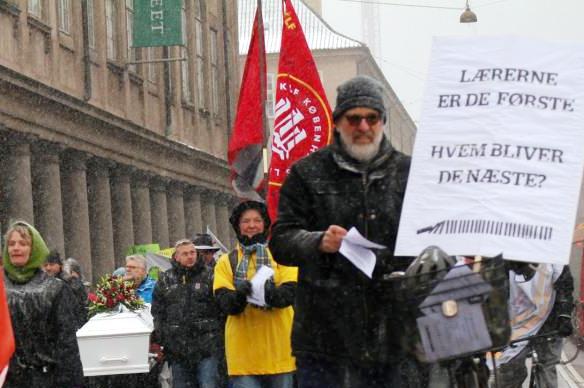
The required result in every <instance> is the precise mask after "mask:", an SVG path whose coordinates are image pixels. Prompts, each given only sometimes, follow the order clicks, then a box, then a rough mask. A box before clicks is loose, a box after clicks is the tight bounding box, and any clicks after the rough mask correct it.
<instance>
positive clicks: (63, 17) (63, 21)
mask: <svg viewBox="0 0 584 388" xmlns="http://www.w3.org/2000/svg"><path fill="white" fill-rule="evenodd" d="M58 4H59V7H58V8H59V9H58V12H59V31H62V32H64V33H66V34H68V33H69V30H70V28H71V16H70V15H71V3H70V0H59V3H58Z"/></svg>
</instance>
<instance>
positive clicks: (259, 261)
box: [234, 243, 272, 285]
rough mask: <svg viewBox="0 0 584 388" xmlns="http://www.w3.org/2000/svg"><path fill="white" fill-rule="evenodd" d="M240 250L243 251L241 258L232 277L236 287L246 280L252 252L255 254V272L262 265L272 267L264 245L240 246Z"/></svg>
mask: <svg viewBox="0 0 584 388" xmlns="http://www.w3.org/2000/svg"><path fill="white" fill-rule="evenodd" d="M241 249H242V251H243V257H242V258H241V261H240V262H239V264H238V265H237V269H236V270H235V275H234V280H235V284H236V285H237V284H238V283H240V282H243V281H246V280H247V268H248V267H249V261H250V259H251V256H252V254H253V253H254V252H255V254H256V256H255V259H256V272H257V270H258V269H260V267H261V266H262V265H265V266H266V267H271V266H272V264H271V263H270V258H269V257H268V252H267V249H266V244H261V243H255V244H252V245H241Z"/></svg>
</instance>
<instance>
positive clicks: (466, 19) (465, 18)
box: [460, 0, 477, 23]
mask: <svg viewBox="0 0 584 388" xmlns="http://www.w3.org/2000/svg"><path fill="white" fill-rule="evenodd" d="M460 22H461V23H476V22H477V15H476V14H475V13H474V12H473V11H471V10H470V7H469V6H468V0H466V9H465V10H464V12H463V13H462V15H460Z"/></svg>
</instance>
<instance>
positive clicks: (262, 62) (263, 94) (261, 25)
mask: <svg viewBox="0 0 584 388" xmlns="http://www.w3.org/2000/svg"><path fill="white" fill-rule="evenodd" d="M257 7H258V8H257V9H258V39H259V42H260V47H266V45H265V44H266V41H265V38H264V16H263V8H262V0H257ZM259 56H260V58H259V59H260V60H259V64H260V69H264V70H266V72H267V67H266V58H265V56H264V55H262V50H260V51H259ZM264 74H265V73H261V75H260V87H261V89H262V90H261V101H262V125H263V133H264V147H267V142H268V138H269V136H270V131H269V129H268V128H269V127H268V118H267V117H266V98H267V97H266V95H267V93H266V77H265V76H264Z"/></svg>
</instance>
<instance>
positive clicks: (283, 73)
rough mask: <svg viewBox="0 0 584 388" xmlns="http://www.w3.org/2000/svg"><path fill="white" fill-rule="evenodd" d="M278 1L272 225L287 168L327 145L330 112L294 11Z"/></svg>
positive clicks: (270, 200)
mask: <svg viewBox="0 0 584 388" xmlns="http://www.w3.org/2000/svg"><path fill="white" fill-rule="evenodd" d="M282 1H283V4H282V5H283V9H282V11H283V12H282V14H283V16H284V25H283V26H282V45H281V49H280V62H279V64H278V81H277V83H276V107H275V117H276V118H275V122H274V134H273V138H272V148H271V150H272V158H271V161H270V173H269V185H268V197H267V200H268V211H269V213H270V218H271V219H272V221H275V220H276V216H277V212H278V199H279V195H280V187H281V186H282V184H283V183H284V180H285V179H286V177H287V176H288V171H289V169H290V166H292V164H293V163H294V162H295V161H297V160H298V159H301V158H303V157H305V156H306V155H309V154H310V153H312V152H314V151H317V150H319V149H320V148H322V147H324V146H326V145H327V144H329V143H330V142H331V139H332V126H333V123H332V114H331V108H330V106H329V103H328V101H327V98H326V95H325V93H324V88H323V86H322V82H321V81H320V77H319V75H318V70H317V68H316V64H315V63H314V59H313V57H312V53H311V52H310V49H309V48H308V43H307V42H306V38H305V36H304V32H303V31H302V27H301V26H300V21H299V20H298V16H297V15H296V11H294V8H293V7H292V3H291V2H290V0H282Z"/></svg>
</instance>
